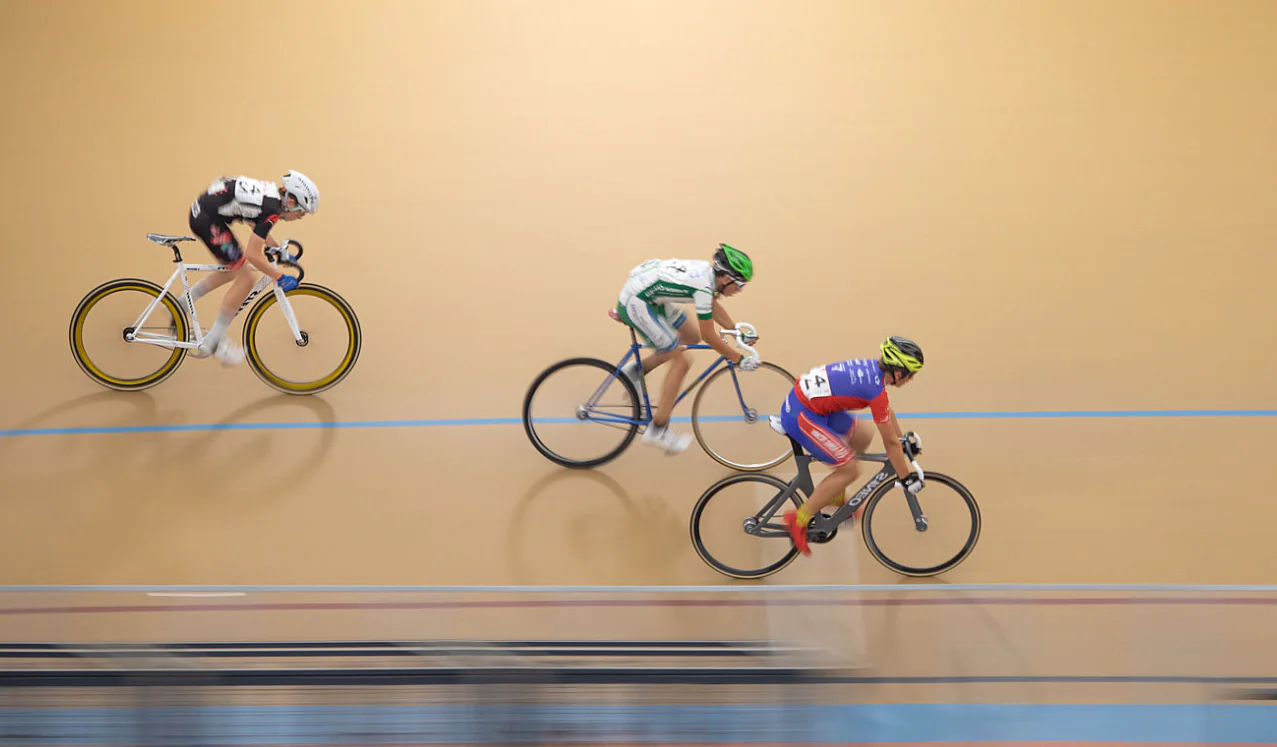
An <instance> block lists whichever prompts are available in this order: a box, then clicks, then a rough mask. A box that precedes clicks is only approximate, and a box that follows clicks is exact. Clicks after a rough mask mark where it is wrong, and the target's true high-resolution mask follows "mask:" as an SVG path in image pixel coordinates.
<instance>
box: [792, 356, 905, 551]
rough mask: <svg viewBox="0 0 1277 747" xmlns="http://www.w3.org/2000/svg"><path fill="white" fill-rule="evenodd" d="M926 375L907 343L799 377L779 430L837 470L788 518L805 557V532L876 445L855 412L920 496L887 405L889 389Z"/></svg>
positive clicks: (899, 432) (838, 496)
mask: <svg viewBox="0 0 1277 747" xmlns="http://www.w3.org/2000/svg"><path fill="white" fill-rule="evenodd" d="M921 370H922V349H921V348H919V347H918V345H917V344H916V343H914V342H913V341H911V340H906V339H905V338H903V337H894V336H893V337H890V338H888V339H887V340H886V341H885V342H883V343H882V355H881V356H880V357H879V358H877V359H876V360H875V359H873V358H855V359H852V360H845V361H839V362H837V363H830V364H828V365H824V366H817V367H816V368H813V369H812V370H810V371H808V372H807V373H805V374H803V375H802V376H800V377H799V379H798V381H797V382H796V383H795V384H794V389H793V391H791V392H790V393H789V397H788V398H786V399H785V404H784V405H783V407H782V408H781V417H780V421H781V424H782V425H783V426H784V428H785V432H786V433H787V434H789V436H790V437H791V438H793V439H794V440H795V441H797V442H798V443H799V444H801V445H802V447H803V448H804V449H806V450H807V452H808V453H809V454H811V455H812V457H813V458H814V459H816V460H817V461H819V462H821V463H823V464H828V465H829V466H831V467H833V468H834V469H833V472H831V473H829V474H828V475H826V476H825V479H823V480H821V481H820V484H819V485H817V486H816V489H815V490H813V491H812V494H811V497H810V498H808V499H807V502H806V503H804V504H803V505H802V506H800V507H799V508H798V510H797V511H787V512H785V516H784V519H785V528H787V529H788V530H789V536H790V537H791V538H793V541H794V546H795V547H797V548H798V549H799V551H801V552H802V553H803V554H804V555H810V554H811V550H810V549H809V548H808V547H807V527H808V525H809V524H810V523H811V520H812V517H814V516H815V515H816V514H817V513H819V512H820V510H821V509H823V508H824V507H825V506H827V505H829V504H830V503H832V502H834V501H835V499H838V498H841V497H842V496H843V491H845V490H846V489H847V486H849V485H851V484H852V483H853V482H854V481H855V480H856V478H857V477H858V476H859V473H860V467H859V464H858V462H856V460H855V456H856V454H860V453H864V451H865V450H866V449H867V448H868V447H869V444H870V442H871V441H873V431H870V430H868V429H864V430H861V429H859V428H857V427H856V417H855V415H853V414H852V413H853V412H854V411H856V410H864V409H866V408H868V410H869V412H870V413H871V414H872V416H873V421H874V423H875V424H876V425H877V426H878V433H879V434H880V435H881V436H882V443H883V446H885V447H886V450H887V456H888V457H890V459H891V465H892V466H893V467H895V469H896V474H897V475H902V476H903V477H902V478H901V479H900V481H901V483H903V485H904V488H905V489H906V490H909V491H911V492H914V493H917V492H918V491H919V490H920V489H921V488H922V480H921V479H920V478H919V477H918V474H917V473H915V472H912V471H911V470H910V468H909V460H908V458H906V457H905V453H904V448H903V447H902V446H901V444H900V439H902V438H904V433H903V432H902V431H901V430H900V423H898V422H896V415H895V413H894V412H892V411H891V405H890V403H889V402H888V401H887V389H886V388H887V387H888V386H894V387H901V386H904V385H905V384H907V383H909V382H910V381H911V380H912V379H913V377H914V375H915V374H917V373H918V372H919V371H921Z"/></svg>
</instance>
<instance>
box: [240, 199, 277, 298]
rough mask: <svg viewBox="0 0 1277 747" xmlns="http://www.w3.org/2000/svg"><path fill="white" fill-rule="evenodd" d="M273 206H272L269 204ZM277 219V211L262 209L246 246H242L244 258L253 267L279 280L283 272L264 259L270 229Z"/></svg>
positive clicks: (269, 240) (269, 239)
mask: <svg viewBox="0 0 1277 747" xmlns="http://www.w3.org/2000/svg"><path fill="white" fill-rule="evenodd" d="M270 207H274V206H270ZM278 220H279V213H278V212H275V211H274V210H263V211H262V214H261V215H260V216H258V219H257V224H256V225H255V226H253V235H251V236H249V237H248V246H246V247H245V248H244V258H245V259H247V260H248V261H249V263H250V264H252V265H253V267H256V268H257V269H259V270H261V271H262V272H263V273H264V274H265V275H266V277H268V278H271V279H272V280H279V279H280V278H282V277H283V276H284V272H283V271H282V270H280V269H279V268H278V267H276V266H274V265H272V264H271V263H270V261H269V260H267V259H266V246H267V242H271V241H272V239H271V238H270V230H271V229H272V228H274V226H275V222H276V221H278ZM270 246H279V244H276V243H271V244H270Z"/></svg>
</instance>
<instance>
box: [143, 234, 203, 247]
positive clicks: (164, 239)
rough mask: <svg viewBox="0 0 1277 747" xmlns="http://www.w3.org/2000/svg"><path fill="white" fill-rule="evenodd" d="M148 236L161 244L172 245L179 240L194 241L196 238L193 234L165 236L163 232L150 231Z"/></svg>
mask: <svg viewBox="0 0 1277 747" xmlns="http://www.w3.org/2000/svg"><path fill="white" fill-rule="evenodd" d="M146 238H148V239H150V240H151V241H154V242H155V243H157V244H159V245H160V246H171V245H173V244H176V243H178V242H179V241H194V240H195V238H194V237H192V236H165V235H164V234H162V233H148V234H147V235H146Z"/></svg>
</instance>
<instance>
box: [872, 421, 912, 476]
mask: <svg viewBox="0 0 1277 747" xmlns="http://www.w3.org/2000/svg"><path fill="white" fill-rule="evenodd" d="M894 423H895V417H892V418H891V420H889V421H888V422H886V423H877V426H878V435H880V436H882V443H883V445H884V446H886V447H887V457H888V458H890V459H891V466H892V467H895V468H896V475H897V476H899V477H904V476H905V475H907V474H909V473H910V472H912V471H913V468H912V467H911V466H910V464H909V460H908V459H906V458H905V450H904V447H902V446H901V445H900V439H899V438H897V436H896V431H897V430H899V426H897V425H895V424H894Z"/></svg>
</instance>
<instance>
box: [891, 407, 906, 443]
mask: <svg viewBox="0 0 1277 747" xmlns="http://www.w3.org/2000/svg"><path fill="white" fill-rule="evenodd" d="M891 427H892V429H893V430H895V432H896V438H904V437H905V432H904V431H902V430H900V421H899V420H896V411H895V410H892V411H891Z"/></svg>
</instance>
